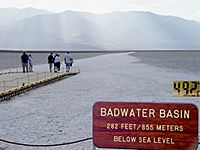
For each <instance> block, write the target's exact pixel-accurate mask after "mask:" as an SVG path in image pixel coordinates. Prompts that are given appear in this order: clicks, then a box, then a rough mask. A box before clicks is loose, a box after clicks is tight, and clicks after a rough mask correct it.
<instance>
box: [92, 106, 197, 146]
mask: <svg viewBox="0 0 200 150" xmlns="http://www.w3.org/2000/svg"><path fill="white" fill-rule="evenodd" d="M93 143H94V145H95V146H97V147H101V148H127V149H131V148H132V149H133V148H135V149H151V150H152V149H157V150H164V149H169V150H180V149H181V150H195V149H197V147H198V109H197V107H196V106H195V105H193V104H177V103H129V102H97V103H95V104H94V106H93Z"/></svg>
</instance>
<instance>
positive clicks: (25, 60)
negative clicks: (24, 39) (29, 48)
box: [21, 52, 29, 73]
mask: <svg viewBox="0 0 200 150" xmlns="http://www.w3.org/2000/svg"><path fill="white" fill-rule="evenodd" d="M28 59H29V56H28V55H27V54H26V52H23V54H22V55H21V62H22V70H23V73H25V72H28Z"/></svg>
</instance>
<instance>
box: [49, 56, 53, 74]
mask: <svg viewBox="0 0 200 150" xmlns="http://www.w3.org/2000/svg"><path fill="white" fill-rule="evenodd" d="M48 64H49V71H50V72H52V68H53V64H54V57H53V53H51V54H50V55H49V56H48Z"/></svg>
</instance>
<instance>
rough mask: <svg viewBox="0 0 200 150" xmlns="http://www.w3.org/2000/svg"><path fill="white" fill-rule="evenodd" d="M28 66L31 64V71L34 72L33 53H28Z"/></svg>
mask: <svg viewBox="0 0 200 150" xmlns="http://www.w3.org/2000/svg"><path fill="white" fill-rule="evenodd" d="M28 56H29V57H28V66H29V71H30V72H33V59H32V56H31V54H29V55H28Z"/></svg>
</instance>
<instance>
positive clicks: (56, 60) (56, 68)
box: [54, 54, 61, 72]
mask: <svg viewBox="0 0 200 150" xmlns="http://www.w3.org/2000/svg"><path fill="white" fill-rule="evenodd" d="M60 63H61V58H60V55H59V54H56V56H55V58H54V72H57V71H60Z"/></svg>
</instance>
